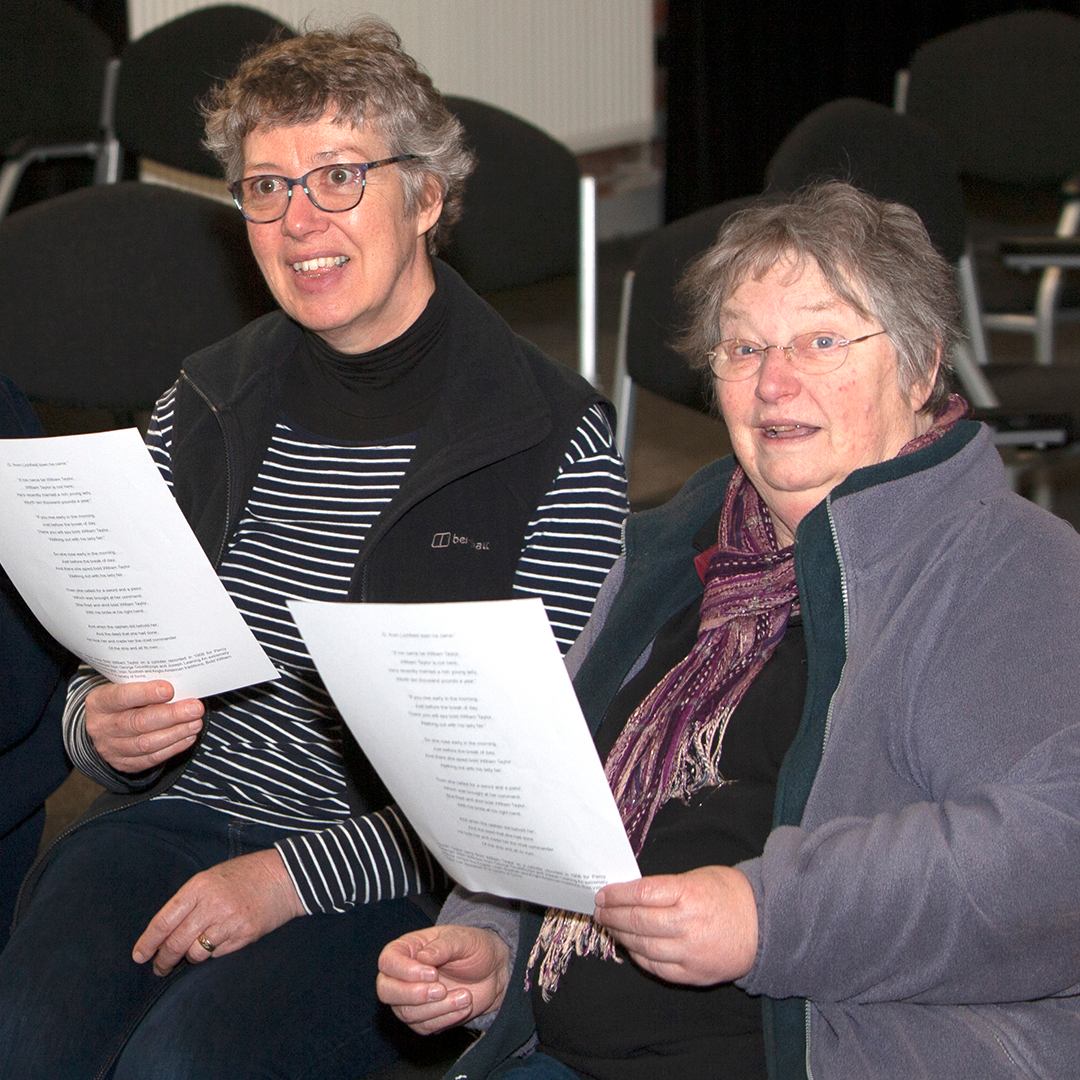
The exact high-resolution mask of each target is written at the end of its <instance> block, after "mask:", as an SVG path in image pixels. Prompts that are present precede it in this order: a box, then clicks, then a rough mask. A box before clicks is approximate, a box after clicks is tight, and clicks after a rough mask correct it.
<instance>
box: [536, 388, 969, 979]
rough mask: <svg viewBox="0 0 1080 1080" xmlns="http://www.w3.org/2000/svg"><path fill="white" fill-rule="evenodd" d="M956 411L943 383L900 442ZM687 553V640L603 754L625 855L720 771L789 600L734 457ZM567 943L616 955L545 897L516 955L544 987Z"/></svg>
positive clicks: (763, 514) (600, 933) (916, 446)
mask: <svg viewBox="0 0 1080 1080" xmlns="http://www.w3.org/2000/svg"><path fill="white" fill-rule="evenodd" d="M966 411H967V403H966V402H965V401H964V400H963V399H962V398H960V397H958V396H957V395H955V394H954V395H952V396H951V397H950V399H949V403H948V405H947V407H946V409H945V411H944V412H943V413H942V414H941V415H940V416H939V417H938V418H937V419H936V420H935V422H934V425H933V427H931V428H930V429H929V430H928V431H927V432H925V433H924V434H923V435H920V436H917V437H916V438H914V439H912V440H911V441H910V442H909V443H907V444H906V445H905V446H904V447H903V448H902V449H901V451H900V454H910V453H912V452H914V451H915V450H921V449H922V448H923V447H924V446H927V445H929V444H930V443H931V442H934V441H935V440H936V439H938V438H940V437H941V436H942V435H944V434H945V432H946V431H948V430H949V429H950V428H951V427H952V426H953V424H955V423H956V421H957V420H959V419H960V418H961V417H962V416H963V415H964V414H965V412H966ZM897 456H900V455H897ZM696 561H697V565H698V572H699V573H700V574H701V577H702V581H703V582H704V585H705V590H704V594H703V596H702V600H701V620H700V622H699V624H698V634H697V640H696V641H695V642H694V646H693V648H692V649H691V650H690V652H689V654H688V655H687V657H686V658H685V659H684V660H681V661H680V662H679V663H678V664H676V665H675V666H674V667H673V668H672V669H671V670H670V671H669V672H668V673H667V674H666V675H665V676H664V677H663V678H662V679H661V680H660V682H659V683H657V685H656V686H655V687H654V688H653V689H652V691H651V692H650V693H649V694H648V695H647V696H646V697H645V699H644V700H643V701H642V702H641V703H640V704H639V705H638V706H637V708H636V709H635V710H634V711H633V713H632V714H631V716H630V718H629V720H627V722H626V725H625V726H624V728H623V730H622V733H621V734H620V735H619V738H618V740H617V741H616V743H615V745H614V746H613V747H612V749H611V753H610V754H608V758H607V762H606V763H605V765H604V773H605V775H606V776H607V778H608V783H609V784H610V785H611V790H612V792H613V793H614V795H615V803H616V805H617V806H618V808H619V812H620V814H621V815H622V820H623V824H624V825H625V826H626V834H627V836H628V837H629V838H630V845H631V847H632V848H633V850H634V853H635V854H636V855H639V854H640V853H641V849H642V847H643V845H644V843H645V837H646V836H647V835H648V832H649V827H650V826H651V825H652V822H653V818H654V817H655V816H656V813H657V811H658V810H659V809H660V807H662V806H663V805H664V804H665V803H667V802H669V801H670V800H671V799H682V800H688V799H689V798H690V796H691V795H693V794H694V792H696V791H699V790H701V789H702V788H709V787H718V786H720V785H721V784H724V783H726V782H727V781H725V779H724V777H723V775H722V773H721V771H720V756H721V751H722V749H723V743H724V733H725V732H726V730H727V725H728V721H729V720H730V719H731V715H732V713H733V712H734V711H735V708H736V706H737V705H738V704H739V702H740V701H741V700H742V697H743V695H744V694H745V693H746V690H747V688H748V687H749V686H750V684H751V683H752V682H753V681H754V679H756V678H757V676H758V674H759V673H760V672H761V669H762V668H763V667H764V666H765V664H766V662H767V661H768V659H769V657H770V656H772V654H773V651H774V650H775V649H776V646H777V645H778V644H779V642H780V639H781V638H782V637H783V636H784V631H785V630H786V629H787V624H788V618H789V616H790V615H791V612H792V610H793V609H795V608H796V607H797V604H798V592H797V588H796V584H795V560H794V547H786V548H783V549H778V548H777V546H776V534H775V531H774V529H773V524H772V519H771V517H770V516H769V511H768V508H767V507H766V506H765V503H764V502H763V500H762V498H761V496H760V495H759V494H758V492H757V489H756V488H755V487H754V486H753V484H751V483H750V482H749V481H748V480H747V479H746V474H745V473H744V472H743V471H742V469H741V468H738V467H737V468H736V469H735V471H734V473H732V476H731V480H730V481H729V483H728V486H727V491H726V492H725V494H724V502H723V506H722V508H721V512H720V527H719V534H718V538H717V544H716V546H715V547H713V548H711V549H709V551H707V552H704V553H703V554H702V555H700V556H698V559H697V560H696ZM574 953H577V954H578V955H579V956H581V955H585V954H593V955H599V956H601V957H602V958H604V959H617V957H616V955H615V943H614V941H613V940H612V939H611V938H610V936H609V935H608V934H607V932H606V931H605V930H603V929H602V928H601V927H599V926H597V925H596V923H594V922H593V920H592V918H591V916H587V915H581V914H578V913H576V912H566V911H560V910H557V909H554V908H552V909H550V910H549V911H548V912H547V914H546V915H545V917H544V922H543V926H542V927H541V929H540V934H539V936H538V937H537V939H536V943H535V944H534V945H533V949H532V953H531V954H530V956H529V965H528V966H529V968H530V969H531V968H532V967H533V965H534V964H535V963H536V961H537V960H538V959H540V957H541V954H544V955H543V960H542V961H541V963H540V968H539V971H538V981H539V984H540V987H541V990H542V992H543V995H544V998H545V999H547V998H548V997H549V996H550V995H551V994H552V993H554V991H555V990H556V988H557V987H558V983H559V978H560V976H561V975H562V973H563V972H564V971H565V970H566V966H567V964H568V963H569V962H570V957H571V956H572V955H573V954H574ZM527 984H528V977H527Z"/></svg>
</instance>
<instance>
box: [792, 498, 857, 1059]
mask: <svg viewBox="0 0 1080 1080" xmlns="http://www.w3.org/2000/svg"><path fill="white" fill-rule="evenodd" d="M825 512H826V514H827V515H828V518H829V533H830V535H831V536H832V542H833V551H834V552H835V553H836V565H837V567H838V569H839V570H840V604H841V606H842V608H843V611H844V666H843V667H842V668H841V669H840V678H839V679H837V681H836V689H835V690H833V693H832V697H831V698H829V708H828V710H827V711H826V713H825V730H824V731H823V732H822V735H821V750H822V753H824V752H825V746H826V745H827V744H828V741H829V731H830V729H831V728H832V718H833V707H834V705H835V704H836V695H837V692H838V691H839V690H840V684H841V683H842V682H843V681H844V672H845V671H846V670H847V657H848V638H849V633H850V629H851V626H850V621H849V620H850V614H849V603H848V582H847V572H846V571H845V570H844V560H843V559H842V558H841V557H840V541H839V539H838V538H837V536H836V521H835V520H834V518H833V512H832V497H831V496H830V497H829V498H827V499H826V500H825ZM803 1023H804V1027H805V1040H806V1060H805V1066H806V1080H814V1070H813V1068H812V1067H811V1065H810V1001H809V999H807V1001H806V1004H805V1005H804V1006H803Z"/></svg>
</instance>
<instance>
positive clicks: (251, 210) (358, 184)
mask: <svg viewBox="0 0 1080 1080" xmlns="http://www.w3.org/2000/svg"><path fill="white" fill-rule="evenodd" d="M419 159H420V156H419V155H418V154H396V155H395V156H394V157H388V158H382V159H381V160H380V161H361V162H340V163H337V164H334V165H320V166H319V167H318V168H317V169H311V170H310V171H309V172H306V173H304V175H303V176H278V175H277V174H275V173H260V174H259V175H257V176H245V177H244V178H243V179H242V180H237V181H235V182H234V183H232V184H230V185H229V192H230V194H231V195H232V197H233V202H234V203H236V208H237V209H238V210H239V211H240V213H241V214H243V215H244V217H245V218H247V220H248V221H250V222H252V223H253V224H255V225H269V224H270V223H271V222H272V221H280V220H281V218H283V217H284V216H285V214H286V213H287V212H288V209H289V201H290V200H291V199H292V193H293V188H294V187H296V186H297V185H298V184H299V186H300V187H301V188H303V190H304V194H305V195H306V196H307V197H308V198H309V199H310V200H311V204H312V206H316V207H318V208H319V209H320V210H326V211H327V212H328V213H331V214H340V213H344V211H346V210H352V208H353V207H354V206H359V204H360V200H361V199H362V198H363V197H364V188H365V187H367V174H368V172H369V171H370V170H371V169H378V168H380V167H382V166H383V165H395V164H397V163H398V162H399V161H418V160H419Z"/></svg>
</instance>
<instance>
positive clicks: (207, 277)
mask: <svg viewBox="0 0 1080 1080" xmlns="http://www.w3.org/2000/svg"><path fill="white" fill-rule="evenodd" d="M0 251H3V253H4V258H3V259H0V371H2V373H3V374H5V375H8V376H9V377H11V378H12V379H14V380H15V382H16V383H18V384H19V385H20V386H21V387H22V389H23V390H24V391H25V392H26V394H27V395H28V396H29V397H30V398H31V399H34V400H37V401H44V402H49V403H52V404H57V405H65V406H83V407H95V408H99V407H100V408H107V409H111V410H113V411H114V412H138V411H142V410H146V409H149V408H151V407H152V406H153V403H154V401H155V400H156V398H157V397H158V395H159V394H160V393H161V392H162V391H163V390H165V389H166V388H167V387H168V386H169V385H170V384H171V383H172V381H173V380H174V379H175V378H176V376H177V374H178V373H179V370H180V365H181V362H182V361H183V359H184V357H185V356H187V355H188V354H189V353H191V352H193V351H195V350H196V349H199V348H201V347H203V346H204V345H208V344H211V343H212V342H214V341H217V340H218V339H219V338H222V337H224V336H225V335H227V334H229V333H231V332H233V331H234V330H237V329H239V328H240V327H241V326H243V325H244V324H245V323H247V322H249V321H250V320H251V319H252V318H255V317H256V316H257V315H260V314H262V313H263V312H265V311H268V310H270V309H271V308H272V307H273V301H272V300H271V298H270V296H269V293H268V292H267V291H266V288H265V286H264V285H263V282H262V279H261V277H260V275H259V273H258V270H257V268H256V266H255V263H254V260H253V259H252V257H251V254H250V251H249V249H248V244H247V237H246V234H245V229H244V224H243V220H242V218H241V217H240V215H239V214H238V213H237V212H236V210H235V209H233V208H232V207H231V206H226V205H224V204H223V203H217V202H215V201H213V200H211V199H207V198H204V197H202V196H198V195H192V194H190V193H188V192H184V191H178V190H175V189H173V188H167V187H162V186H160V185H156V184H141V183H134V182H127V183H121V184H106V185H99V186H96V187H88V188H81V189H79V190H77V191H72V192H69V193H67V194H65V195H60V196H57V197H56V198H54V199H48V200H46V201H44V202H40V203H37V204H35V205H33V206H30V207H27V208H26V209H24V210H20V211H19V212H17V213H15V214H12V215H10V216H9V217H7V218H5V219H4V220H3V221H0Z"/></svg>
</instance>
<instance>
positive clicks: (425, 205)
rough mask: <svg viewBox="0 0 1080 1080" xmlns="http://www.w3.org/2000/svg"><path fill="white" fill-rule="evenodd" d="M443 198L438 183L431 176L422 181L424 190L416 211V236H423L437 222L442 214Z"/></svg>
mask: <svg viewBox="0 0 1080 1080" xmlns="http://www.w3.org/2000/svg"><path fill="white" fill-rule="evenodd" d="M442 208H443V197H442V190H441V189H440V187H439V182H438V181H437V180H436V179H435V177H433V176H428V177H427V178H426V179H425V181H424V190H423V192H422V193H421V196H420V205H419V207H418V208H417V211H416V235H417V236H418V237H419V236H423V235H424V234H425V233H427V232H428V231H429V230H430V229H431V228H432V227H433V226H434V225H435V223H436V222H437V221H438V220H439V216H440V214H442Z"/></svg>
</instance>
